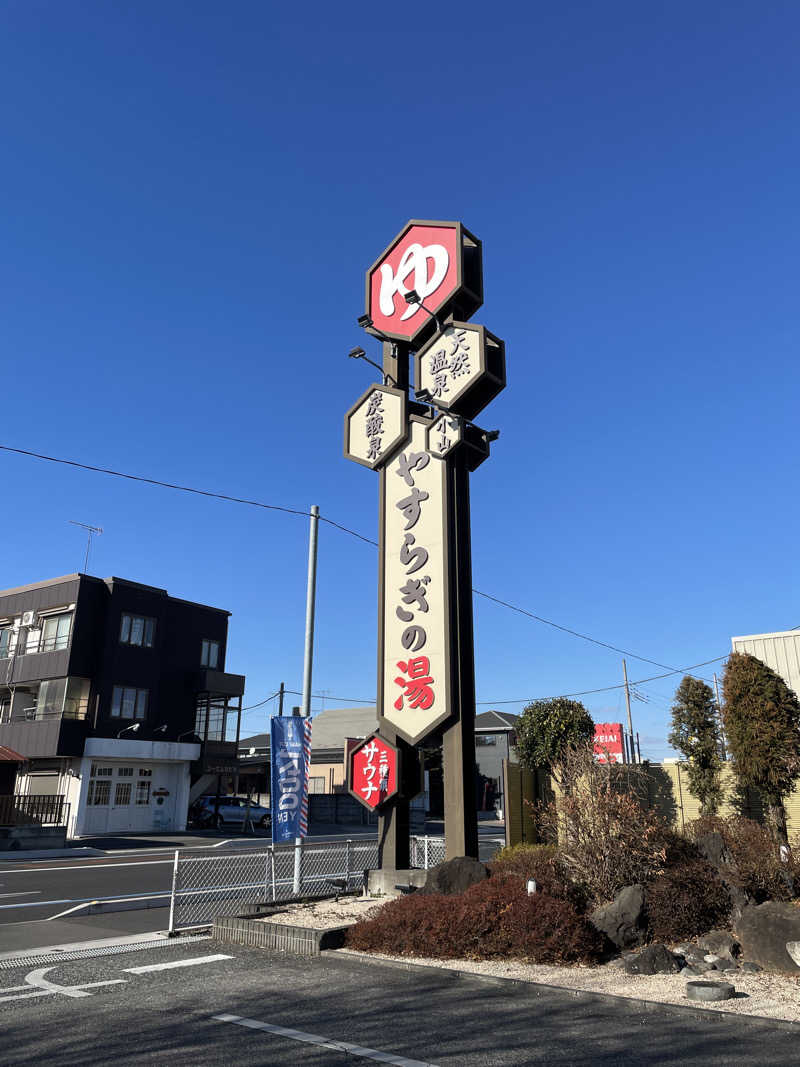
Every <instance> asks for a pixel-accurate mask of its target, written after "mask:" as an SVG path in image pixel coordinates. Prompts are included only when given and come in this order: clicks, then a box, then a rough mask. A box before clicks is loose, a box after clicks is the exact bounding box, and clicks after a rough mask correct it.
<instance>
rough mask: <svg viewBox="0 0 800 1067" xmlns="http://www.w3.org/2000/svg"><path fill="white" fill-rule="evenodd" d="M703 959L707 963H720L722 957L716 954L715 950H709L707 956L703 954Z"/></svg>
mask: <svg viewBox="0 0 800 1067" xmlns="http://www.w3.org/2000/svg"><path fill="white" fill-rule="evenodd" d="M703 959H704V960H705V961H706V963H719V962H720V960H721V959H722V957H721V956H716V955H715V954H714V953H713V952H707V953H706V954H705V956H703Z"/></svg>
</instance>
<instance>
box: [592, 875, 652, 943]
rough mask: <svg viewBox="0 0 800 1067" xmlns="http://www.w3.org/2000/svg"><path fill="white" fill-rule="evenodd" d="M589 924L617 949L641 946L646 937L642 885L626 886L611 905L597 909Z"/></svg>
mask: <svg viewBox="0 0 800 1067" xmlns="http://www.w3.org/2000/svg"><path fill="white" fill-rule="evenodd" d="M589 922H590V923H591V924H592V926H594V927H595V929H597V930H599V931H600V932H601V933H603V934H605V935H606V937H607V938H608V940H609V941H611V943H612V944H614V945H616V946H617V948H630V947H631V946H633V945H641V944H642V942H643V941H644V939H645V936H646V933H645V923H644V888H643V887H642V886H641V885H627V886H625V888H624V889H621V890H620V891H619V893H617V895H616V897H615V898H614V900H613V902H612V903H611V904H604V905H603V906H602V907H601V908H596V909H595V910H594V911H593V912H592V914H591V915H590V916H589Z"/></svg>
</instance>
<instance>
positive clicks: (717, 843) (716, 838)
mask: <svg viewBox="0 0 800 1067" xmlns="http://www.w3.org/2000/svg"><path fill="white" fill-rule="evenodd" d="M695 844H696V845H697V850H698V852H699V853H700V855H701V856H702V857H703V859H704V860H705V861H706V862H707V863H710V864H711V866H712V867H716V868H717V870H721V869H722V868H724V867H729V868H730V867H733V865H734V863H733V857H732V856H731V854H730V852H729V851H728V846H727V845H726V844H725V840H724V838H723V836H722V834H720V833H718V832H717V831H716V830H711V831H709V833H707V834H700V835H699V837H697V838H696V840H695Z"/></svg>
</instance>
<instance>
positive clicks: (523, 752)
mask: <svg viewBox="0 0 800 1067" xmlns="http://www.w3.org/2000/svg"><path fill="white" fill-rule="evenodd" d="M516 732H517V745H516V748H517V753H518V755H519V761H520V763H521V764H522V765H523V766H525V767H528V768H529V769H530V770H535V769H536V768H537V767H549V768H550V769H551V771H552V772H553V776H554V777H555V778H556V780H558V765H559V763H560V761H561V759H562V758H563V756H564V755H565V754H566V752H567V751H568V750H569V749H575V748H579V747H580V746H582V745H586V744H588V742H589V741H591V740H592V738H593V737H594V722H593V721H592V717H591V715H590V714H589V712H588V711H587V710H586V708H585V707H584V706H583V704H581V702H580V701H579V700H568V699H567V697H551V698H550V699H548V700H534V701H533V702H532V703H531V704H528V706H527V707H526V708H525V710H524V711H523V712H522V715H521V716H520V718H519V722H518V723H517V728H516Z"/></svg>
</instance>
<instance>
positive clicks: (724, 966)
mask: <svg viewBox="0 0 800 1067" xmlns="http://www.w3.org/2000/svg"><path fill="white" fill-rule="evenodd" d="M717 970H718V971H725V972H728V971H738V970H739V964H738V963H736V961H735V960H720V962H719V963H718V964H717Z"/></svg>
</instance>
